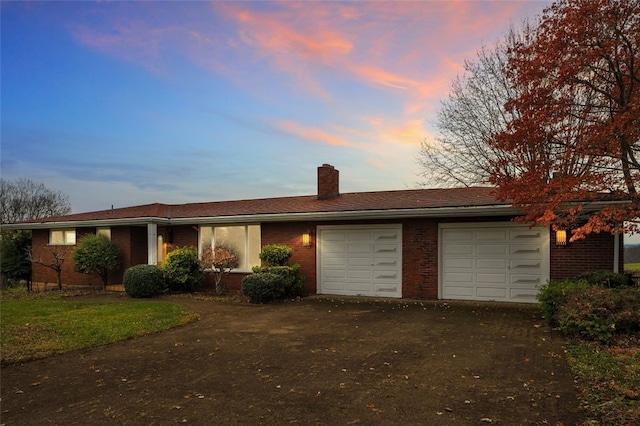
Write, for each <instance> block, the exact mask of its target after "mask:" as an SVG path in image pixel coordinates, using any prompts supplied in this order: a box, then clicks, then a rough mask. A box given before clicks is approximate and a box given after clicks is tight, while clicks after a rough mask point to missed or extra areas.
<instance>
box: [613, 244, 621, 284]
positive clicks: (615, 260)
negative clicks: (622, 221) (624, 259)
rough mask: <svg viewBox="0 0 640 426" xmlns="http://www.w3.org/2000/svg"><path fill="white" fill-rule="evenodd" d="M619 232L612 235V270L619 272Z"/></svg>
mask: <svg viewBox="0 0 640 426" xmlns="http://www.w3.org/2000/svg"><path fill="white" fill-rule="evenodd" d="M619 265H620V234H615V235H614V236H613V272H615V273H616V274H617V273H618V272H620V266H619Z"/></svg>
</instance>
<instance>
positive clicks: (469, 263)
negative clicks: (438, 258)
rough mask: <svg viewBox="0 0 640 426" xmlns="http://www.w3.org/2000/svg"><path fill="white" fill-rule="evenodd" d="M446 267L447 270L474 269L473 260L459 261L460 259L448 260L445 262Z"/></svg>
mask: <svg viewBox="0 0 640 426" xmlns="http://www.w3.org/2000/svg"><path fill="white" fill-rule="evenodd" d="M444 267H445V269H446V268H457V269H459V268H473V259H465V258H463V259H459V258H447V259H445V260H444Z"/></svg>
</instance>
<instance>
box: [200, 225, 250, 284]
mask: <svg viewBox="0 0 640 426" xmlns="http://www.w3.org/2000/svg"><path fill="white" fill-rule="evenodd" d="M251 226H257V227H258V247H256V248H255V249H256V250H258V253H260V252H261V251H262V229H261V227H260V224H259V223H249V224H224V225H201V226H200V228H199V229H198V257H201V256H202V249H203V244H204V243H203V241H202V228H211V229H212V232H211V235H212V238H211V247H215V245H216V228H244V247H243V248H242V249H241V250H243V251H244V258H245V262H246V263H245V264H244V265H240V266H238V268H237V269H233V270H232V271H231V272H232V273H233V272H241V273H247V272H252V270H251V268H252V267H253V266H260V261H259V260H258V263H256V264H255V265H252V264H251V263H250V256H249V254H250V253H249V244H250V241H249V227H251ZM258 253H256V256H257V254H258Z"/></svg>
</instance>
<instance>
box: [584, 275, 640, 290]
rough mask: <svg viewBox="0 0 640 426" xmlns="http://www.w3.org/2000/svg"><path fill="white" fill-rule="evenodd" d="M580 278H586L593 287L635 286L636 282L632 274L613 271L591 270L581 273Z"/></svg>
mask: <svg viewBox="0 0 640 426" xmlns="http://www.w3.org/2000/svg"><path fill="white" fill-rule="evenodd" d="M576 279H578V280H585V281H587V282H588V283H589V284H591V286H592V287H601V288H620V287H633V286H634V282H633V278H631V275H630V274H619V273H616V272H612V271H591V272H585V273H583V274H580V275H578V276H577V277H576Z"/></svg>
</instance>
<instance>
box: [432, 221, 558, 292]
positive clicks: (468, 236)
mask: <svg viewBox="0 0 640 426" xmlns="http://www.w3.org/2000/svg"><path fill="white" fill-rule="evenodd" d="M439 271H440V298H442V299H465V300H499V301H505V302H535V301H536V298H535V297H536V294H537V292H538V288H539V286H540V285H542V284H544V283H545V282H546V281H547V279H548V278H549V230H548V228H531V229H530V228H529V227H527V226H522V225H516V224H513V223H470V224H442V225H440V266H439Z"/></svg>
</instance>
